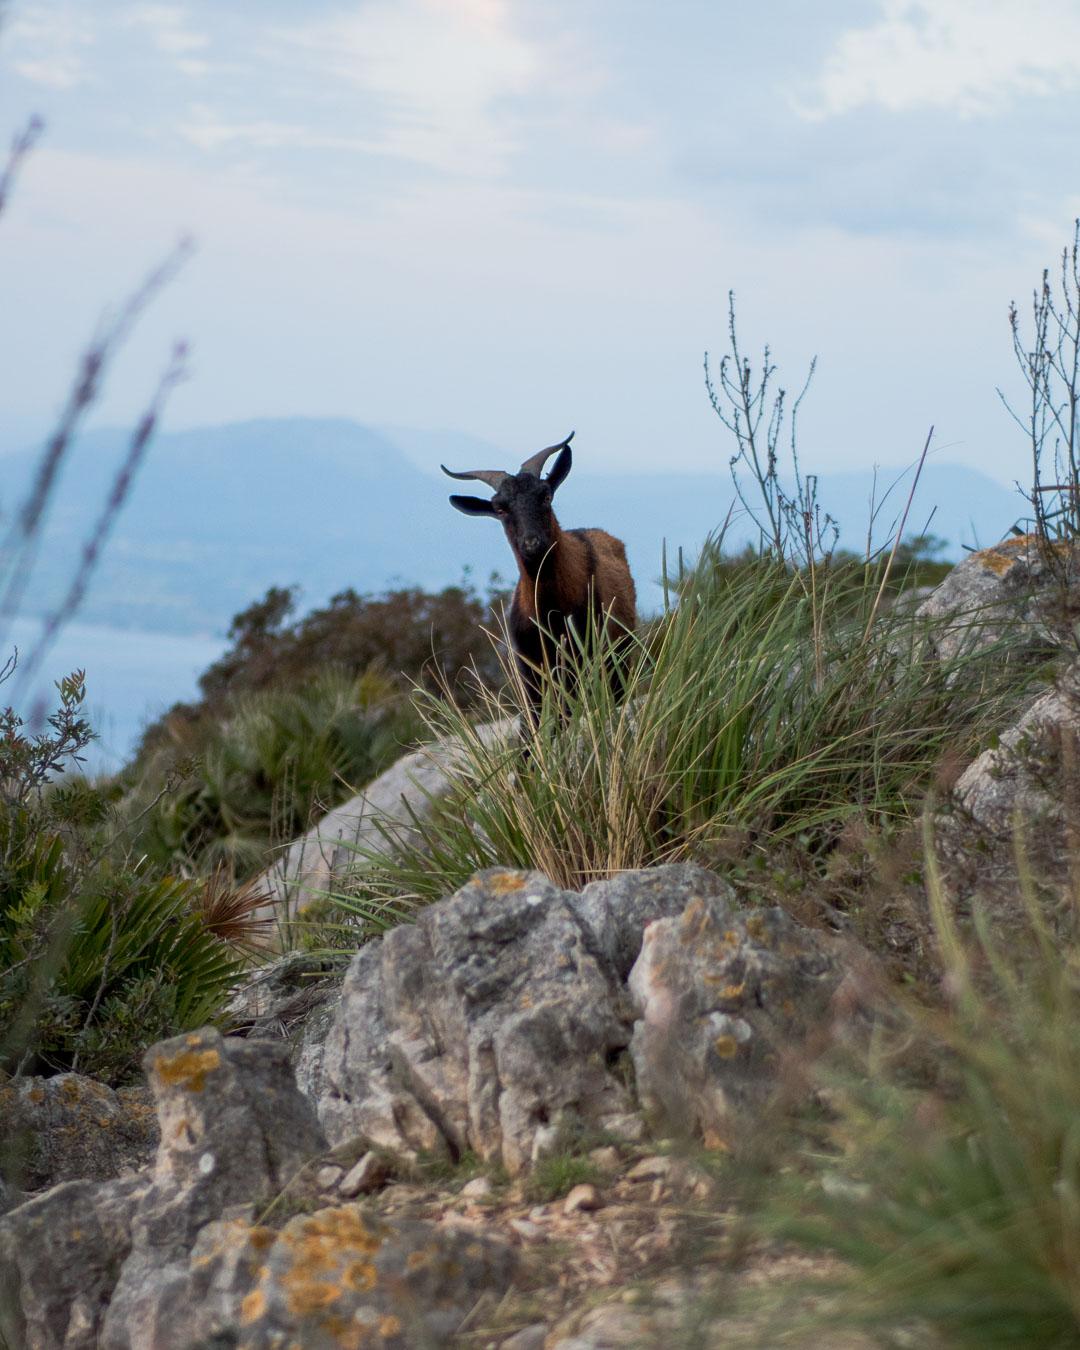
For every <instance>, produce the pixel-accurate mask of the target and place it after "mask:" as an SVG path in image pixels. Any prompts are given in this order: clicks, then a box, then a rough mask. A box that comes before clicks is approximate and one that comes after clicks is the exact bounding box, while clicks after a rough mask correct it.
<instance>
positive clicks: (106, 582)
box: [0, 419, 1024, 633]
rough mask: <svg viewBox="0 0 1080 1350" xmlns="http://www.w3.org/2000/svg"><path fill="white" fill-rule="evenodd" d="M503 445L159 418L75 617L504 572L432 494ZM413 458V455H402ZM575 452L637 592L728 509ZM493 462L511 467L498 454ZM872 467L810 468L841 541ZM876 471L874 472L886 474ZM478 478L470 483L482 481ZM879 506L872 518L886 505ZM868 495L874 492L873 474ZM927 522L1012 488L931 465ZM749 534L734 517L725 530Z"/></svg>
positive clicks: (56, 581) (6, 494)
mask: <svg viewBox="0 0 1080 1350" xmlns="http://www.w3.org/2000/svg"><path fill="white" fill-rule="evenodd" d="M124 445H125V437H124V435H123V433H121V432H112V431H102V432H96V433H92V434H89V435H87V436H86V437H84V438H83V439H82V440H81V441H80V443H79V444H78V445H77V447H76V448H75V451H74V453H73V455H72V458H71V462H70V463H69V464H68V466H67V469H66V472H65V475H64V478H63V479H62V481H61V484H60V487H59V490H58V492H57V495H56V500H55V502H54V505H53V510H52V513H51V516H50V518H49V523H48V528H47V531H46V535H45V539H44V546H43V548H42V549H41V552H40V557H39V561H38V565H37V567H36V569H35V572H34V575H33V578H32V581H31V585H30V588H29V591H28V594H27V599H26V603H25V605H24V610H25V611H27V612H41V611H43V610H44V609H46V608H48V607H50V606H51V605H53V604H55V603H56V600H57V598H58V597H59V595H60V594H61V593H62V587H63V585H64V583H65V582H66V580H67V578H68V577H69V576H70V574H71V570H72V568H73V566H74V560H75V558H76V557H77V554H78V549H79V546H80V543H81V540H82V538H83V537H84V535H85V533H86V531H87V529H88V528H89V524H90V522H91V520H92V518H93V515H94V513H95V511H96V510H97V508H98V505H99V504H100V503H101V502H102V501H103V500H104V497H105V495H106V492H107V490H108V486H109V483H110V481H111V477H112V474H113V473H114V472H115V468H116V465H117V464H118V462H119V460H120V458H121V456H122V454H123V449H124ZM35 458H36V456H35V454H33V453H31V452H26V453H19V454H14V455H8V456H5V457H4V458H3V459H2V460H0V467H2V472H3V484H4V489H3V493H2V505H3V506H4V508H5V514H7V512H8V511H9V510H10V508H11V506H12V504H13V503H17V502H18V501H19V500H20V497H21V494H22V492H23V491H24V490H25V487H26V484H27V483H28V482H29V480H30V476H31V473H32V470H33V465H34V462H35ZM502 458H503V457H502V455H501V454H500V453H499V452H498V451H497V450H495V449H493V447H492V446H490V445H487V444H485V443H483V442H481V441H477V440H473V439H472V438H469V437H467V436H463V435H460V434H454V433H447V435H446V436H437V435H436V434H434V433H430V432H406V431H398V430H392V429H385V428H384V429H382V430H379V431H376V430H372V429H371V428H368V427H364V426H360V425H358V424H357V423H354V422H349V421H344V420H330V419H326V420H323V419H287V420H266V421H254V422H244V423H239V424H236V425H231V426H222V427H209V428H201V429H197V430H192V431H183V432H174V433H171V434H168V435H163V436H161V437H159V438H158V439H157V440H155V442H154V443H153V445H152V447H151V450H150V454H149V456H148V459H147V461H146V464H145V465H144V467H143V470H142V472H141V474H140V477H139V479H138V481H137V483H136V485H135V488H134V490H133V492H132V494H131V497H130V500H129V501H128V503H127V504H126V506H125V508H124V511H123V514H122V516H121V517H120V519H119V521H118V523H117V527H116V530H115V533H114V536H113V538H112V540H111V542H110V544H109V547H108V551H107V553H106V556H105V561H104V563H103V565H102V566H101V568H100V571H99V572H98V573H97V576H96V578H95V581H94V583H93V585H92V587H91V590H90V594H89V596H88V597H87V601H86V604H85V606H84V608H83V610H82V612H81V617H82V618H83V619H84V620H86V621H88V622H95V623H107V624H112V625H115V626H119V627H130V628H142V629H152V630H158V631H164V632H174V633H185V632H187V633H197V632H220V631H222V630H223V629H224V628H225V627H226V626H227V624H228V622H229V619H230V618H231V617H232V615H233V614H235V613H236V612H237V611H238V610H240V609H242V608H243V607H244V606H246V605H247V604H249V603H250V602H251V601H252V600H253V599H256V598H257V597H258V596H260V595H262V594H263V592H265V590H266V589H267V587H268V586H271V585H291V584H293V583H299V584H300V585H301V587H302V588H303V600H304V603H305V605H313V604H316V603H320V602H322V601H324V600H325V599H327V598H328V597H329V596H330V595H332V594H334V593H335V592H337V591H341V590H344V589H345V588H346V587H352V588H354V589H355V590H358V591H373V590H379V589H381V588H383V587H385V586H387V585H391V584H404V583H409V584H417V585H422V586H426V587H437V586H442V585H446V584H448V583H451V582H454V581H456V580H458V579H460V577H461V576H462V572H463V570H464V569H466V568H467V569H469V571H470V573H471V575H472V576H473V577H474V578H476V579H477V580H480V581H485V580H486V579H487V577H488V575H489V574H490V573H491V572H492V571H498V572H500V573H501V574H502V575H503V576H504V577H507V578H509V577H510V576H511V575H512V573H513V564H512V559H511V557H510V553H509V550H508V549H507V546H506V543H505V540H504V538H503V533H502V531H501V529H499V528H498V526H497V524H495V522H493V521H487V520H472V519H469V518H467V517H465V516H462V515H460V514H459V513H458V512H456V511H454V510H452V509H451V508H450V507H449V505H448V504H447V500H446V499H447V496H448V495H449V492H450V491H451V490H452V488H451V485H450V484H449V483H448V482H447V481H446V480H445V479H444V478H443V477H442V475H441V474H440V473H439V469H438V464H439V461H440V460H443V461H444V462H446V463H448V464H451V466H452V467H457V468H473V467H478V466H483V467H491V466H492V465H495V464H498V463H499V462H500V459H502ZM424 462H428V463H430V466H431V469H430V471H429V472H425V471H423V470H422V469H421V468H419V467H418V465H419V464H421V463H424ZM586 463H587V456H586V454H585V453H584V447H583V448H582V452H581V453H579V457H578V462H577V465H576V467H575V469H574V472H573V473H572V474H571V475H570V477H569V478H568V479H567V481H566V483H565V485H564V486H563V487H562V488H561V489H560V492H559V499H558V509H559V516H560V519H561V520H562V521H563V523H564V524H565V525H567V526H575V525H603V526H604V527H605V528H607V529H610V530H611V531H612V533H615V534H618V535H620V536H621V537H622V538H623V539H624V540H625V541H626V543H627V546H628V548H629V552H630V559H631V565H632V567H633V569H634V573H635V576H636V577H637V579H638V586H639V592H640V594H641V598H642V601H643V606H644V607H652V606H655V605H656V604H657V603H658V601H659V595H660V592H659V590H658V588H657V587H656V586H655V585H653V584H652V583H653V582H654V580H655V578H656V577H657V576H658V575H659V573H660V567H661V562H660V560H661V547H662V543H663V541H664V540H666V541H667V548H668V557H669V558H670V559H672V560H674V559H675V558H676V556H677V552H678V549H679V548H680V547H681V548H682V549H683V550H684V552H685V554H686V555H687V556H692V555H693V554H694V553H695V552H696V551H697V549H698V548H700V546H701V543H702V541H703V540H704V538H705V537H706V535H707V534H708V533H709V531H710V530H712V529H714V528H716V527H717V525H718V524H719V523H720V522H722V521H723V520H724V519H725V517H726V516H727V513H728V510H729V508H730V506H731V500H732V495H733V494H732V489H731V483H730V480H729V479H728V477H727V475H726V473H725V472H717V473H715V474H674V473H672V474H664V475H661V474H632V473H619V474H605V475H598V474H590V473H589V472H588V470H587V467H586ZM507 467H516V466H512V465H507ZM871 481H872V476H871V474H870V473H869V472H867V473H865V474H858V473H843V474H824V475H822V477H821V480H820V498H821V500H822V502H823V503H824V504H825V505H826V506H827V507H828V509H829V510H830V511H831V512H832V514H833V515H834V516H836V517H837V518H838V519H839V520H840V521H841V522H842V523H843V525H844V534H843V537H842V541H843V542H844V543H845V544H847V545H848V546H850V547H853V548H861V547H862V545H863V543H864V541H865V535H866V519H867V515H868V505H867V503H868V501H869V497H870V490H871ZM888 481H889V475H888V474H887V473H884V474H879V482H880V483H884V484H887V483H888ZM481 490H482V489H481ZM904 495H906V488H905V490H904V492H903V493H896V494H894V497H895V498H896V504H895V508H894V509H893V510H891V511H889V510H886V511H885V512H883V513H882V516H881V518H880V521H879V529H878V535H879V537H881V538H883V537H884V536H885V534H886V532H887V528H888V526H889V522H890V521H891V520H892V519H893V517H894V515H895V514H896V512H897V511H899V509H900V508H901V507H902V503H903V496H904ZM879 496H880V491H879ZM935 505H936V507H937V512H936V514H935V516H934V518H933V520H932V522H931V525H930V529H931V530H932V531H933V533H935V534H938V535H941V536H943V537H944V538H945V539H947V540H948V541H949V545H950V550H951V553H952V555H953V556H958V555H959V552H960V548H961V546H962V545H964V544H969V545H972V544H978V543H982V544H986V543H990V542H992V541H995V540H997V539H1000V538H1002V537H1003V536H1004V535H1005V534H1006V533H1007V531H1008V529H1009V526H1010V525H1011V524H1012V522H1013V521H1014V520H1015V519H1016V517H1017V516H1018V515H1021V514H1022V513H1023V505H1024V504H1023V502H1022V501H1021V500H1020V499H1019V497H1017V496H1016V494H1014V493H1011V492H1009V491H1008V490H1007V489H1006V488H1003V487H1001V486H1000V485H999V484H997V483H995V482H993V481H992V480H991V479H989V478H986V477H985V476H984V475H982V474H980V473H978V472H976V471H975V470H972V469H966V468H960V467H957V466H950V465H931V466H929V467H928V468H927V469H926V471H925V473H924V475H923V483H922V485H921V487H920V491H919V496H918V504H917V506H916V507H915V508H914V509H913V511H912V514H911V517H910V519H909V522H908V531H909V532H910V533H914V532H916V531H918V530H921V529H922V527H923V525H924V524H925V522H926V519H927V517H928V515H929V514H930V511H931V508H932V507H933V506H935ZM750 536H751V532H750V530H749V529H748V527H747V524H746V522H745V520H742V519H740V518H739V517H737V516H736V517H733V520H732V524H731V527H730V531H729V537H730V539H731V541H732V544H733V545H738V544H740V543H742V542H744V541H746V540H747V539H748V538H749V537H750Z"/></svg>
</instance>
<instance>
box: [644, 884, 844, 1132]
mask: <svg viewBox="0 0 1080 1350" xmlns="http://www.w3.org/2000/svg"><path fill="white" fill-rule="evenodd" d="M858 965H859V958H858V956H857V950H856V949H854V948H853V947H852V946H851V945H849V944H847V943H844V942H841V941H839V940H837V939H835V938H832V937H829V936H827V935H825V934H821V933H816V932H812V931H811V930H809V929H806V928H802V927H801V926H800V925H798V924H797V923H795V922H794V921H793V920H792V919H790V918H788V916H787V915H786V914H785V913H784V911H783V910H781V909H763V910H757V911H753V910H751V911H746V910H743V911H741V912H736V911H734V910H733V909H732V907H731V905H730V904H729V903H728V902H727V901H726V900H724V899H723V898H722V897H719V896H711V897H708V898H703V899H700V900H694V901H692V902H691V903H690V904H689V905H687V907H686V909H685V910H684V911H683V913H682V914H681V915H680V916H679V917H678V918H671V919H661V920H660V921H659V922H657V923H654V924H651V925H650V926H649V927H648V928H647V929H646V930H645V937H644V941H643V943H642V949H641V955H640V956H639V957H638V960H637V963H636V964H635V966H634V969H633V971H632V972H631V975H630V991H631V993H632V995H633V997H634V1003H635V1006H636V1011H637V1014H638V1018H639V1020H638V1021H637V1022H636V1023H635V1026H634V1036H633V1041H632V1043H631V1047H630V1049H631V1054H632V1056H633V1061H634V1071H635V1076H636V1079H637V1087H638V1093H639V1096H640V1098H641V1101H642V1104H643V1105H644V1106H645V1107H646V1108H647V1109H649V1110H650V1111H652V1112H654V1113H655V1114H657V1115H658V1116H660V1117H662V1118H664V1119H666V1120H667V1121H669V1122H671V1123H673V1124H674V1125H675V1126H676V1128H678V1129H679V1130H680V1131H682V1132H685V1133H686V1134H689V1135H697V1136H700V1137H703V1138H704V1139H705V1141H706V1143H708V1144H710V1145H711V1146H714V1147H717V1146H719V1147H733V1146H735V1145H736V1144H737V1143H738V1140H739V1138H740V1136H741V1134H742V1133H743V1132H744V1131H745V1130H747V1129H753V1125H754V1121H755V1119H756V1118H758V1117H759V1116H760V1112H761V1109H762V1108H763V1107H764V1106H765V1105H766V1104H767V1102H768V1101H769V1099H770V1097H771V1096H772V1095H773V1093H774V1092H775V1091H776V1088H777V1086H778V1084H779V1083H780V1082H781V1080H782V1077H783V1074H784V1071H785V1059H786V1057H789V1056H791V1057H798V1056H800V1055H802V1054H803V1053H805V1051H806V1049H807V1048H808V1043H809V1042H810V1041H811V1040H812V1039H814V1038H815V1037H819V1036H821V1035H823V1034H825V1033H827V1031H828V1029H829V1025H830V1023H831V1022H833V1020H834V1017H835V1015H836V1013H837V1012H839V1010H840V1008H841V1007H842V1006H844V1005H847V1004H849V1003H850V1001H851V1000H850V999H849V998H848V997H844V998H839V999H838V998H837V995H838V994H839V993H840V992H841V991H842V990H844V991H845V994H855V993H856V992H857V989H856V988H855V980H856V979H857V972H858ZM855 1001H856V1003H857V999H856V1000H855Z"/></svg>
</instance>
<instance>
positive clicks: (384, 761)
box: [122, 669, 419, 879]
mask: <svg viewBox="0 0 1080 1350" xmlns="http://www.w3.org/2000/svg"><path fill="white" fill-rule="evenodd" d="M418 729H419V724H418V720H417V719H416V717H415V715H414V714H413V712H412V710H411V707H410V705H409V704H408V703H407V702H406V701H405V700H403V699H402V698H401V697H400V696H398V695H397V693H396V692H395V689H394V687H393V685H392V684H391V682H390V681H388V680H387V678H386V677H385V676H383V675H381V674H380V673H378V672H374V671H369V672H367V673H365V674H362V675H359V676H351V675H348V674H346V673H345V672H343V671H340V670H334V669H331V670H328V671H325V672H324V673H322V674H321V675H317V676H315V677H314V678H311V679H309V680H308V682H307V683H305V684H302V685H295V686H286V687H271V688H267V689H262V690H259V691H256V692H247V693H239V694H236V695H234V696H232V697H229V698H227V699H224V700H223V703H222V705H221V706H220V707H218V708H217V709H216V710H215V711H206V712H204V713H203V714H202V715H201V716H199V717H197V718H196V719H194V720H188V719H186V718H183V717H173V718H171V719H169V720H168V722H167V724H166V726H165V728H164V729H160V730H159V732H158V733H157V735H156V737H155V739H156V745H155V747H154V748H153V749H152V750H149V751H147V752H145V753H144V755H143V756H142V757H141V759H140V760H139V761H137V762H136V765H135V766H134V768H133V769H132V770H130V771H129V773H128V774H127V778H128V780H129V782H131V783H132V787H131V789H130V791H129V792H128V794H127V796H126V798H125V799H124V802H123V805H122V810H123V813H124V814H125V815H126V816H127V818H128V819H129V820H131V821H132V822H133V824H132V833H133V836H134V839H135V840H136V841H137V843H138V846H139V848H140V850H142V851H144V852H146V853H147V854H148V855H149V857H150V858H151V859H153V860H154V861H155V862H157V863H158V864H160V865H162V866H168V867H174V868H181V869H183V870H185V871H187V872H189V873H192V874H197V875H202V876H206V875H208V874H209V873H211V872H213V870H214V869H215V868H218V867H222V866H223V867H225V868H226V869H227V871H228V872H229V874H230V875H231V876H232V877H233V878H234V879H243V878H246V877H250V876H252V875H253V874H254V873H256V872H257V871H259V870H260V869H261V868H263V867H265V866H266V865H267V864H268V862H269V860H270V853H271V849H272V847H273V845H274V844H287V843H290V842H291V841H292V840H293V839H295V838H296V837H298V836H299V835H300V834H302V833H303V832H304V830H306V829H307V828H308V826H309V825H310V824H311V823H312V821H313V819H315V818H317V817H318V816H319V815H321V814H324V813H325V812H326V811H327V810H329V809H330V808H331V807H333V806H335V805H337V804H338V803H339V802H340V801H343V800H345V799H346V798H347V797H349V796H350V795H351V794H352V793H353V792H355V791H356V790H357V789H358V788H359V787H361V786H363V785H364V784H365V783H367V782H369V781H370V780H371V779H372V778H374V777H375V776H376V775H377V774H378V773H380V772H381V771H382V770H383V769H384V768H386V767H387V766H388V764H390V763H391V762H392V761H393V760H394V759H395V758H397V756H398V755H399V754H401V753H402V749H403V747H404V746H406V745H407V744H408V743H409V742H410V741H411V740H412V739H413V738H414V737H415V735H416V733H417V731H418Z"/></svg>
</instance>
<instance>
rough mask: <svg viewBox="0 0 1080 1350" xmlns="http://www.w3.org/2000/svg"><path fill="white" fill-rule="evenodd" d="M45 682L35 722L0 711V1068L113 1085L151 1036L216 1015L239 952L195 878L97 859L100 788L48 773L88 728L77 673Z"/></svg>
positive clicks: (102, 853)
mask: <svg viewBox="0 0 1080 1350" xmlns="http://www.w3.org/2000/svg"><path fill="white" fill-rule="evenodd" d="M58 688H59V692H60V707H59V709H58V711H57V712H56V713H54V714H53V715H52V716H51V717H50V718H49V720H48V723H47V727H48V729H47V730H45V731H42V732H39V733H37V734H31V733H29V732H28V731H27V729H26V727H25V725H24V723H23V721H22V719H21V718H20V717H19V716H18V715H17V714H16V713H14V712H13V711H12V709H10V708H8V709H6V710H4V711H3V712H2V713H0V726H2V729H3V734H2V737H0V781H2V783H3V788H2V791H0V1070H6V1071H13V1070H15V1069H21V1070H23V1071H27V1070H30V1069H37V1070H41V1071H48V1070H50V1069H65V1068H80V1069H84V1070H86V1071H88V1072H92V1073H96V1074H98V1075H100V1076H102V1077H105V1078H109V1079H111V1080H113V1081H119V1080H120V1079H122V1078H124V1077H125V1076H126V1075H127V1074H129V1073H130V1072H131V1071H132V1070H133V1069H135V1068H136V1067H137V1065H138V1060H139V1057H140V1055H141V1053H142V1050H143V1049H145V1047H146V1046H147V1045H148V1044H150V1042H151V1041H153V1040H155V1039H157V1038H159V1037H161V1036H165V1035H170V1034H173V1033H175V1032H179V1031H184V1030H188V1029H191V1028H194V1027H197V1026H200V1025H202V1024H203V1023H205V1022H207V1021H210V1020H212V1019H213V1018H214V1017H215V1016H217V1015H218V1013H219V1012H220V1009H221V1006H222V1003H223V1001H224V999H225V997H226V995H227V993H228V991H229V989H230V988H231V986H232V985H233V983H234V982H235V980H236V978H237V976H238V973H239V970H240V967H241V957H240V955H239V954H238V950H237V948H236V947H235V946H234V945H232V944H230V943H228V942H226V941H224V940H223V939H222V938H221V937H219V936H217V935H216V934H215V932H214V931H213V930H212V928H211V927H210V925H209V924H208V922H207V919H206V914H205V912H204V911H205V907H204V904H203V888H202V887H201V886H200V885H198V884H196V883H194V882H189V881H180V880H177V879H176V878H173V877H168V876H161V875H158V874H156V873H155V872H154V871H153V870H152V869H151V868H150V867H149V866H148V865H147V864H146V862H145V861H144V862H141V863H138V864H135V865H132V864H131V863H130V861H129V860H128V859H127V858H126V857H125V856H124V855H122V854H119V855H118V857H117V859H116V860H115V861H113V860H111V855H112V854H113V853H117V852H118V850H116V849H115V848H113V847H110V842H111V841H110V837H109V827H110V824H111V822H110V821H109V819H108V812H107V806H106V803H105V801H104V799H103V797H102V795H101V794H99V793H97V792H95V791H94V790H93V789H92V788H91V787H89V786H88V785H87V784H85V783H84V782H80V781H77V780H76V781H73V782H71V783H70V784H64V785H59V784H55V783H54V782H53V780H54V778H55V777H56V775H58V774H61V773H62V772H63V771H64V769H65V767H66V766H67V765H69V764H70V763H71V761H72V760H73V758H74V759H76V760H77V756H78V754H79V751H81V750H82V749H83V748H85V746H86V744H87V743H88V741H89V739H90V736H91V732H90V728H89V726H88V725H87V723H86V722H85V721H84V720H83V719H82V718H81V716H80V709H81V705H82V701H83V698H84V696H85V686H84V683H83V679H82V676H81V673H79V674H76V675H75V676H72V677H70V678H69V679H68V680H65V681H62V682H61V683H60V685H59V686H58Z"/></svg>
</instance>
